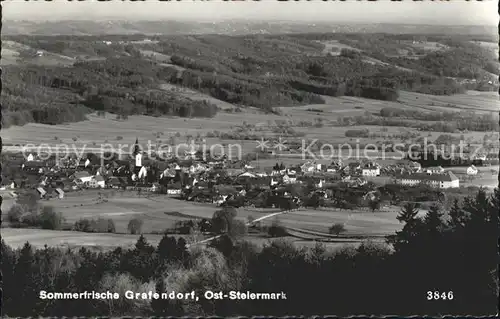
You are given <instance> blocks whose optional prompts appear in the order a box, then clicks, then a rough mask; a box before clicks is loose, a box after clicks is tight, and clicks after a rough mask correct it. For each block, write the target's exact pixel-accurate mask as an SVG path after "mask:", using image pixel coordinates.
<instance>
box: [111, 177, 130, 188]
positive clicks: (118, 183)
mask: <svg viewBox="0 0 500 319" xmlns="http://www.w3.org/2000/svg"><path fill="white" fill-rule="evenodd" d="M108 186H109V187H111V188H121V187H123V186H127V181H126V179H125V178H123V177H117V176H111V177H110V178H109V180H108Z"/></svg>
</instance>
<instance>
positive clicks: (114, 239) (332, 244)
mask: <svg viewBox="0 0 500 319" xmlns="http://www.w3.org/2000/svg"><path fill="white" fill-rule="evenodd" d="M169 236H172V237H179V236H177V235H169ZM144 237H145V238H146V239H147V241H148V242H149V243H150V244H152V245H155V246H156V245H158V243H159V242H160V240H161V238H162V236H161V235H149V234H146V235H144ZM2 238H3V240H5V242H6V243H7V244H8V245H9V246H11V247H12V248H14V249H16V248H21V247H22V246H23V245H24V244H25V243H26V242H29V243H30V244H31V245H32V246H33V247H36V248H43V247H44V246H45V245H47V246H49V247H61V248H72V249H79V248H80V247H85V248H91V249H96V250H98V251H106V250H111V249H114V248H116V247H122V248H132V247H133V246H134V245H135V243H136V242H137V239H138V238H139V236H138V235H124V234H96V233H81V232H73V231H56V230H46V229H15V228H2ZM245 240H248V241H250V242H252V243H254V244H256V245H257V246H262V245H265V244H268V243H270V242H271V241H274V240H280V241H288V242H291V243H293V244H294V245H295V246H297V247H314V246H315V245H316V243H317V242H319V243H322V244H323V245H324V246H325V248H327V249H328V250H334V249H338V248H341V247H345V246H353V247H356V246H358V245H360V244H361V243H362V241H361V240H341V239H339V240H331V241H319V240H308V239H300V238H297V237H293V236H288V237H282V238H279V239H271V238H264V237H257V236H248V237H246V238H245ZM372 241H375V242H380V241H381V240H380V239H373V240H372Z"/></svg>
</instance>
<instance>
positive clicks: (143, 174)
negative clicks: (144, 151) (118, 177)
mask: <svg viewBox="0 0 500 319" xmlns="http://www.w3.org/2000/svg"><path fill="white" fill-rule="evenodd" d="M147 175H148V170H147V169H146V166H143V167H141V169H140V170H139V173H137V178H139V179H141V178H146V176H147Z"/></svg>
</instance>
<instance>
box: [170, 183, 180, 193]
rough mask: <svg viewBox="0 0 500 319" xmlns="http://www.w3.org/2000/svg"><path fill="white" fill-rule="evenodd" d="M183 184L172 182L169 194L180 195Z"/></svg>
mask: <svg viewBox="0 0 500 319" xmlns="http://www.w3.org/2000/svg"><path fill="white" fill-rule="evenodd" d="M181 191H182V189H181V185H180V184H179V183H175V184H170V185H168V186H167V194H168V195H180V194H181Z"/></svg>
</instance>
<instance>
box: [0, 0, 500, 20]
mask: <svg viewBox="0 0 500 319" xmlns="http://www.w3.org/2000/svg"><path fill="white" fill-rule="evenodd" d="M97 3H98V2H92V1H86V2H70V3H67V2H24V1H23V2H14V1H8V2H7V1H5V2H3V3H2V5H3V18H4V21H31V22H57V21H96V20H101V21H102V20H107V21H123V20H126V21H164V20H167V21H168V20H176V21H180V22H183V21H186V22H193V20H195V21H198V22H214V23H216V22H227V21H228V20H233V21H243V20H245V21H259V22H279V21H281V22H297V23H300V24H303V23H307V22H309V23H318V24H324V23H331V24H336V23H344V24H345V23H350V24H372V23H373V24H407V25H432V26H434V25H446V26H497V25H498V20H499V16H498V10H497V9H498V8H497V5H496V2H495V1H491V0H490V1H482V2H479V1H475V2H472V1H471V2H466V1H464V2H389V1H378V2H324V1H322V2H278V1H276V2H274V1H271V0H263V1H259V2H256V1H252V2H222V1H211V2H208V1H203V2H200V1H193V2H152V1H150V2H100V3H99V4H98V10H96V9H97V7H96V5H97ZM286 6H288V7H286ZM47 8H50V9H47ZM284 8H286V9H289V10H286V9H285V10H284ZM367 8H368V10H367ZM471 11H473V12H474V14H471ZM364 12H369V14H365V13H364ZM208 17H210V18H208ZM201 20H203V21H201Z"/></svg>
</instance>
